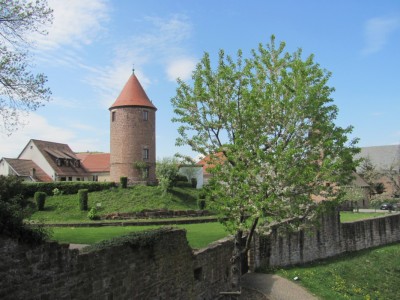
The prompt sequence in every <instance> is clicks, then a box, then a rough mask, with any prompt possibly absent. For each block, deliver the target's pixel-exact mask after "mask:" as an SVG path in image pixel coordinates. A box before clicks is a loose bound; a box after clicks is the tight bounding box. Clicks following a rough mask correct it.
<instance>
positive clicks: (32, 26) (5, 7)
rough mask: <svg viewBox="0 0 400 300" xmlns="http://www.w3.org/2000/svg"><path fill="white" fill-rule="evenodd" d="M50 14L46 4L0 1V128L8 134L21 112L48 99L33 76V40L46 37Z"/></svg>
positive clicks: (38, 78) (42, 1) (40, 79)
mask: <svg viewBox="0 0 400 300" xmlns="http://www.w3.org/2000/svg"><path fill="white" fill-rule="evenodd" d="M51 22H52V10H51V9H49V8H48V5H47V1H45V0H36V1H28V0H0V32H1V38H0V52H1V56H0V77H1V81H0V86H1V88H0V118H1V119H2V120H1V121H0V123H1V124H0V126H2V127H4V129H5V131H6V132H8V133H11V132H12V131H13V130H15V129H16V128H17V126H18V125H19V124H20V120H19V116H20V114H21V112H28V111H34V110H36V109H37V108H38V107H40V106H41V105H43V103H44V102H47V101H49V99H50V95H51V92H50V89H49V88H47V87H46V86H45V83H46V81H47V79H46V77H45V76H44V75H43V74H33V73H32V71H31V70H30V69H31V68H32V65H31V63H30V58H31V57H32V56H31V54H30V52H32V51H31V50H32V45H33V44H32V42H31V41H32V40H31V37H32V36H33V35H35V34H37V33H38V34H46V33H47V32H46V31H45V30H44V28H45V25H48V24H50V23H51Z"/></svg>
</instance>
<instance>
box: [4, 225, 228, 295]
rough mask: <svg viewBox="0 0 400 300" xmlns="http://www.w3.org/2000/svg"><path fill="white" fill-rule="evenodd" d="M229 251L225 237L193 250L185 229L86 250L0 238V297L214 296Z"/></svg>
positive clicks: (221, 282) (223, 276) (224, 284)
mask: <svg viewBox="0 0 400 300" xmlns="http://www.w3.org/2000/svg"><path fill="white" fill-rule="evenodd" d="M231 252H232V242H230V241H229V240H226V241H223V242H219V243H217V244H213V245H211V246H210V248H206V249H203V250H202V251H199V252H197V253H193V251H192V249H191V248H190V247H189V245H188V243H187V240H186V233H185V231H183V230H175V229H162V230H158V231H153V232H149V233H146V234H145V235H138V234H132V235H130V236H127V237H123V238H119V239H114V240H112V241H108V242H104V243H102V244H99V245H98V246H96V247H91V248H90V247H89V248H86V250H85V252H82V253H79V252H78V250H70V249H68V245H59V244H57V243H45V244H43V245H39V246H29V245H24V244H18V243H17V242H16V241H15V240H11V239H8V238H4V237H0V257H1V259H0V278H1V280H0V299H185V300H187V299H213V298H215V297H217V296H218V293H219V291H221V290H225V289H226V287H227V284H228V282H229V276H228V275H227V274H226V273H225V271H223V272H220V270H226V269H227V266H226V265H227V264H229V257H230V254H231ZM199 270H201V271H199ZM199 272H200V273H199ZM208 286H212V289H205V287H208ZM200 295H201V296H200Z"/></svg>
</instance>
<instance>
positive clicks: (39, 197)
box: [34, 192, 47, 210]
mask: <svg viewBox="0 0 400 300" xmlns="http://www.w3.org/2000/svg"><path fill="white" fill-rule="evenodd" d="M46 196H47V195H46V193H44V192H36V193H35V196H34V199H35V202H36V205H37V208H38V210H44V203H45V201H46Z"/></svg>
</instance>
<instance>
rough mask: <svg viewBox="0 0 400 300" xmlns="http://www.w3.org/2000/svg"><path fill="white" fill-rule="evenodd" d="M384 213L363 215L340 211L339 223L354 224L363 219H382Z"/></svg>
mask: <svg viewBox="0 0 400 300" xmlns="http://www.w3.org/2000/svg"><path fill="white" fill-rule="evenodd" d="M385 215H386V213H380V212H371V213H364V212H358V213H357V212H351V211H341V212H340V222H354V221H359V220H363V219H372V218H376V217H383V216H385Z"/></svg>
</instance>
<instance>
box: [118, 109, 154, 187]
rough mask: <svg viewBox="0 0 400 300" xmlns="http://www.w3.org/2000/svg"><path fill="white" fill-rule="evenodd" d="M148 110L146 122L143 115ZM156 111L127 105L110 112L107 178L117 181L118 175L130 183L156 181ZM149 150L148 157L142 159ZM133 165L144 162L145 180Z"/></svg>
mask: <svg viewBox="0 0 400 300" xmlns="http://www.w3.org/2000/svg"><path fill="white" fill-rule="evenodd" d="M144 111H147V112H148V113H147V120H146V119H145V113H144ZM155 115H156V110H155V109H153V108H149V107H138V106H126V107H115V108H111V109H110V124H111V127H110V152H111V154H110V177H111V180H112V181H115V182H119V179H120V177H121V176H126V177H128V182H129V183H131V184H132V183H135V182H143V181H147V182H148V183H155V182H156V175H155V165H156V136H155V132H156V129H155V128H156V116H155ZM145 149H148V158H147V159H146V158H145V157H144V156H145V154H146V153H145V152H147V151H145ZM135 162H146V164H147V166H148V172H149V174H148V178H146V179H144V178H143V177H142V172H141V171H140V170H138V169H137V168H135V166H134V163H135Z"/></svg>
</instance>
